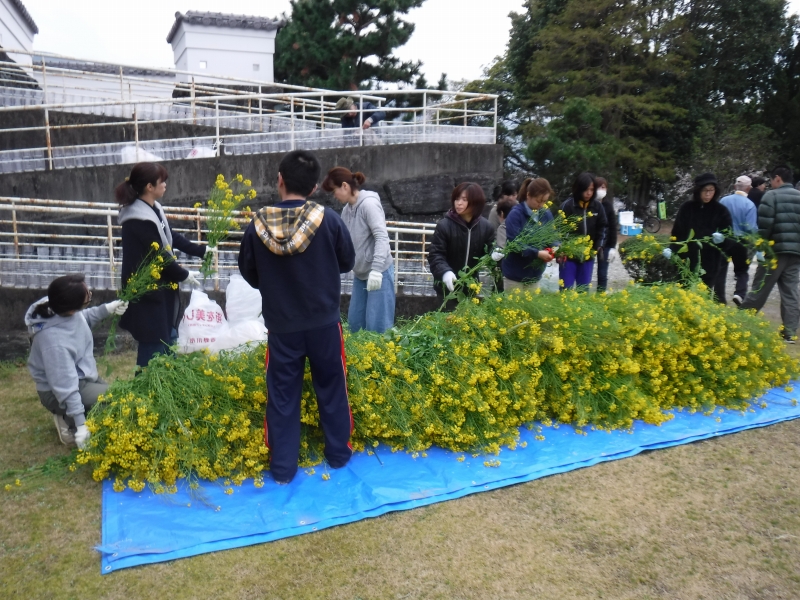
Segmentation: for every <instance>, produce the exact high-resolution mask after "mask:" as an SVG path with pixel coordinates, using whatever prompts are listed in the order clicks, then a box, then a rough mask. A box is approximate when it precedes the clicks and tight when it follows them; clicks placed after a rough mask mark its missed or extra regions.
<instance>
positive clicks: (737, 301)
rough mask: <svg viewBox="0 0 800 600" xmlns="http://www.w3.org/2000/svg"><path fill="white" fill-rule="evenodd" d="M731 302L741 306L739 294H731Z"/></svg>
mask: <svg viewBox="0 0 800 600" xmlns="http://www.w3.org/2000/svg"><path fill="white" fill-rule="evenodd" d="M733 303H734V304H735V305H736V306H741V305H742V297H741V296H740V295H739V294H734V295H733Z"/></svg>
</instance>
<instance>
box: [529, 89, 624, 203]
mask: <svg viewBox="0 0 800 600" xmlns="http://www.w3.org/2000/svg"><path fill="white" fill-rule="evenodd" d="M619 145H620V142H619V141H618V140H617V139H616V138H615V137H614V136H613V135H610V134H608V133H606V132H604V131H603V115H602V113H601V111H600V109H598V108H597V107H595V106H593V105H592V103H590V102H589V101H588V100H586V99H585V98H570V99H569V100H567V102H566V103H565V105H564V110H563V113H562V114H561V115H560V116H559V117H556V118H554V119H551V120H550V121H549V122H548V123H547V125H545V127H544V135H542V136H537V137H535V138H533V139H532V140H531V141H530V143H529V144H528V147H527V149H526V154H527V155H528V157H529V158H530V159H531V167H532V169H533V170H534V171H535V172H536V174H537V175H538V176H540V177H544V178H545V179H547V180H548V181H549V182H550V184H551V185H552V186H553V189H554V190H555V191H556V194H557V195H558V197H559V199H561V200H564V199H566V198H567V196H569V193H570V187H571V185H572V181H573V180H574V178H575V175H576V174H578V173H579V172H581V171H592V172H595V173H598V174H603V175H605V176H606V178H607V179H610V183H611V184H612V185H615V184H617V183H618V181H616V178H615V172H614V171H613V170H609V168H608V163H609V160H610V158H611V157H613V156H616V155H618V154H619V152H620V148H619Z"/></svg>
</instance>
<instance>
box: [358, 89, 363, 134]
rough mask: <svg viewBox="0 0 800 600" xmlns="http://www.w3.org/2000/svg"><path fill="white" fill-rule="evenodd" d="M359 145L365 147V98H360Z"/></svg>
mask: <svg viewBox="0 0 800 600" xmlns="http://www.w3.org/2000/svg"><path fill="white" fill-rule="evenodd" d="M358 145H359V146H363V145H364V96H359V97H358Z"/></svg>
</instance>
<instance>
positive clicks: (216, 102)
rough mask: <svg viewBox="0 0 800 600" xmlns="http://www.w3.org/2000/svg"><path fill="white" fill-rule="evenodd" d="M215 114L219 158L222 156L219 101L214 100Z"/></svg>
mask: <svg viewBox="0 0 800 600" xmlns="http://www.w3.org/2000/svg"><path fill="white" fill-rule="evenodd" d="M214 113H215V118H216V121H217V134H216V144H217V156H219V155H220V144H219V100H214Z"/></svg>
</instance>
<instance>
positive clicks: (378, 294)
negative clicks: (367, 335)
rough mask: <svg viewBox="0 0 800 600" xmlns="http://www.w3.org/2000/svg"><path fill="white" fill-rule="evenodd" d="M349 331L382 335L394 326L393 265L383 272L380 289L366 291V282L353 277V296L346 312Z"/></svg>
mask: <svg viewBox="0 0 800 600" xmlns="http://www.w3.org/2000/svg"><path fill="white" fill-rule="evenodd" d="M347 321H348V325H349V326H350V331H352V332H353V333H355V332H356V331H358V330H360V329H366V330H368V331H377V332H378V333H383V332H384V331H386V330H387V329H389V328H390V327H392V325H394V265H392V266H390V267H389V268H388V269H386V270H385V271H384V272H383V282H382V283H381V288H380V289H379V290H375V291H374V292H368V291H367V282H366V281H364V280H363V279H359V278H358V277H353V295H352V296H350V310H349V311H348V312H347Z"/></svg>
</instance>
